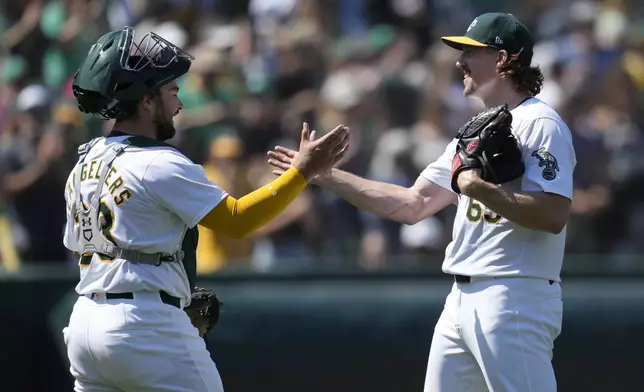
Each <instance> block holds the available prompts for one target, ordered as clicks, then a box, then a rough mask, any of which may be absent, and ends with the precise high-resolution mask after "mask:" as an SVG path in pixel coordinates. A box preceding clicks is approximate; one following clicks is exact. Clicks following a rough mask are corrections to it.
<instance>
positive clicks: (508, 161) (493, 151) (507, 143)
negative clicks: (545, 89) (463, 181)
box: [452, 104, 525, 194]
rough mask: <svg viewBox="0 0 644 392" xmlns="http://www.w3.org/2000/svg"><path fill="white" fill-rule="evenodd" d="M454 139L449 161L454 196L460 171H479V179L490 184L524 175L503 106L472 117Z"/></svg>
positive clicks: (508, 116)
mask: <svg viewBox="0 0 644 392" xmlns="http://www.w3.org/2000/svg"><path fill="white" fill-rule="evenodd" d="M456 139H458V144H457V146H456V155H454V159H453V160H452V189H453V190H454V192H456V193H459V194H460V193H461V192H460V189H458V183H457V181H456V180H457V178H458V175H459V173H461V172H462V171H464V170H469V169H480V170H481V174H480V177H481V179H483V180H484V181H487V182H491V183H493V184H502V183H504V182H508V181H511V180H514V179H515V178H518V177H520V176H522V175H523V173H524V172H525V165H524V163H523V161H522V159H521V150H520V149H519V144H518V143H517V140H516V138H515V137H514V135H513V134H512V113H510V111H509V110H508V105H507V104H506V105H503V106H496V107H493V108H490V109H488V110H485V111H483V112H481V113H479V114H478V115H476V116H474V117H473V118H472V119H470V120H469V121H468V122H467V123H466V124H465V125H463V126H462V127H461V129H459V131H458V134H457V135H456Z"/></svg>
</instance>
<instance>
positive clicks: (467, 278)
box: [454, 275, 555, 285]
mask: <svg viewBox="0 0 644 392" xmlns="http://www.w3.org/2000/svg"><path fill="white" fill-rule="evenodd" d="M454 280H455V281H456V283H470V282H471V281H472V277H471V276H465V275H454ZM548 282H550V284H551V285H552V284H554V283H555V281H554V280H549V281H548Z"/></svg>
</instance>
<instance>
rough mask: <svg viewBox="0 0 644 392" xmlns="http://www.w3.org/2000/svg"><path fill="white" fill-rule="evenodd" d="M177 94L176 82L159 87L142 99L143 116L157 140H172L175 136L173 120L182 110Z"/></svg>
mask: <svg viewBox="0 0 644 392" xmlns="http://www.w3.org/2000/svg"><path fill="white" fill-rule="evenodd" d="M178 93H179V86H178V85H177V82H176V81H172V82H170V83H167V84H165V85H163V86H161V87H159V90H158V91H157V92H156V93H155V94H152V95H151V96H148V97H146V98H144V99H143V103H142V105H143V107H144V108H145V110H144V112H145V113H146V114H145V116H146V117H147V119H148V121H150V122H152V124H153V125H154V129H155V138H156V139H157V140H160V141H165V140H168V139H172V138H173V137H174V135H175V134H176V130H175V128H174V121H173V118H174V116H176V115H177V114H179V112H180V111H181V109H182V108H183V103H182V102H181V100H180V99H179V97H178V96H177V94H178Z"/></svg>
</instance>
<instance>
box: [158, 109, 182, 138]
mask: <svg viewBox="0 0 644 392" xmlns="http://www.w3.org/2000/svg"><path fill="white" fill-rule="evenodd" d="M153 122H154V127H155V129H156V138H157V140H159V141H162V142H164V141H166V140H169V139H172V138H173V137H174V135H175V134H176V133H177V130H176V129H174V123H173V122H172V120H167V119H166V116H165V113H164V112H162V111H158V112H157V113H156V115H155V116H154V120H153Z"/></svg>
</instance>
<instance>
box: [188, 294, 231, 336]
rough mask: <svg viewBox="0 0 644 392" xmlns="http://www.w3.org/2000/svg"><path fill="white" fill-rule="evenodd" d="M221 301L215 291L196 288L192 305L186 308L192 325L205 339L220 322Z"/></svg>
mask: <svg viewBox="0 0 644 392" xmlns="http://www.w3.org/2000/svg"><path fill="white" fill-rule="evenodd" d="M221 305H222V303H221V301H219V298H217V294H215V292H214V291H212V290H209V289H205V288H203V287H195V290H194V291H193V293H192V300H191V301H190V305H188V306H187V307H186V308H184V310H185V312H186V313H187V314H188V317H190V321H191V322H192V325H194V326H195V327H196V328H197V329H198V330H199V336H201V337H203V338H205V337H206V335H207V334H208V332H210V330H211V329H212V328H213V327H214V326H215V325H216V324H217V321H219V312H220V310H221Z"/></svg>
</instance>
